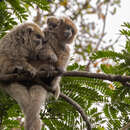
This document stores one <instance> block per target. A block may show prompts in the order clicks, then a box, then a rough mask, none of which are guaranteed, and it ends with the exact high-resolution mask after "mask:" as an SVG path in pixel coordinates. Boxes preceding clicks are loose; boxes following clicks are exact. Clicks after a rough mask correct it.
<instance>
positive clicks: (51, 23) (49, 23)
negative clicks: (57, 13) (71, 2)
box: [47, 16, 59, 31]
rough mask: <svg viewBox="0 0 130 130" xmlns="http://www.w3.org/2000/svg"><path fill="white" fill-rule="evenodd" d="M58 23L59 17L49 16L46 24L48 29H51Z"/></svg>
mask: <svg viewBox="0 0 130 130" xmlns="http://www.w3.org/2000/svg"><path fill="white" fill-rule="evenodd" d="M58 25H59V19H58V18H56V17H54V16H51V17H49V18H48V19H47V26H48V29H49V30H50V31H53V30H54V29H55V28H56V27H57V26H58Z"/></svg>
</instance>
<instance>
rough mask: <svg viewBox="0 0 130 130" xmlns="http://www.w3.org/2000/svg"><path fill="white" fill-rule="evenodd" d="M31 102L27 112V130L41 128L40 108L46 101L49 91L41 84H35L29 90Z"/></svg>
mask: <svg viewBox="0 0 130 130" xmlns="http://www.w3.org/2000/svg"><path fill="white" fill-rule="evenodd" d="M29 95H30V102H29V107H28V110H27V111H26V113H25V130H41V126H42V123H41V120H40V116H39V114H40V109H41V105H42V104H43V103H45V101H46V97H47V91H46V90H45V89H44V88H43V87H42V86H40V85H34V86H32V87H31V88H30V90H29Z"/></svg>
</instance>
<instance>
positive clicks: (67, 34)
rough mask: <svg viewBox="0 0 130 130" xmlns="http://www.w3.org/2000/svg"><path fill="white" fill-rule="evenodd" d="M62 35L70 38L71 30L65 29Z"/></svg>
mask: <svg viewBox="0 0 130 130" xmlns="http://www.w3.org/2000/svg"><path fill="white" fill-rule="evenodd" d="M64 36H65V38H67V39H68V38H70V37H71V36H72V32H71V30H66V31H65V32H64Z"/></svg>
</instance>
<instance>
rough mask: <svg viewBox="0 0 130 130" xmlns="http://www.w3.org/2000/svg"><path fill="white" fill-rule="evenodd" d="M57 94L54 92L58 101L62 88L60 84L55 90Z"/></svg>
mask: <svg viewBox="0 0 130 130" xmlns="http://www.w3.org/2000/svg"><path fill="white" fill-rule="evenodd" d="M54 90H55V92H54V97H55V99H56V100H57V99H58V98H59V95H60V86H59V84H58V85H57V86H56V88H54Z"/></svg>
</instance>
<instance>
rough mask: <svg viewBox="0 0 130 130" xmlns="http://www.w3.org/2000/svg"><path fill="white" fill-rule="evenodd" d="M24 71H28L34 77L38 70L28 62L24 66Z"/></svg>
mask: <svg viewBox="0 0 130 130" xmlns="http://www.w3.org/2000/svg"><path fill="white" fill-rule="evenodd" d="M25 71H27V72H29V73H30V74H31V76H33V77H35V76H36V74H37V72H38V71H37V69H35V68H34V67H33V66H31V65H30V64H28V66H26V68H25Z"/></svg>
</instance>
